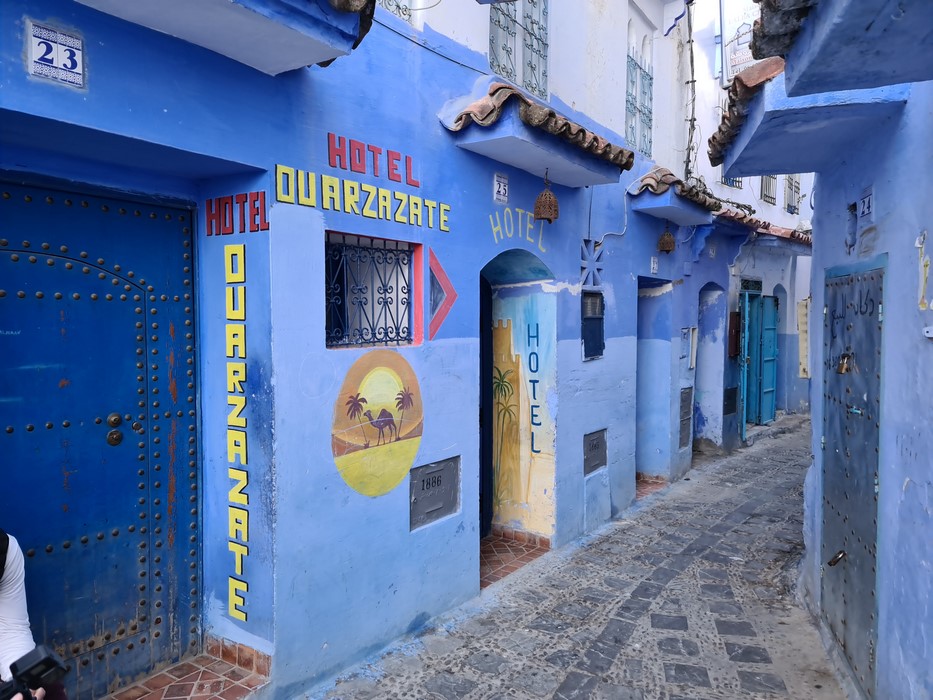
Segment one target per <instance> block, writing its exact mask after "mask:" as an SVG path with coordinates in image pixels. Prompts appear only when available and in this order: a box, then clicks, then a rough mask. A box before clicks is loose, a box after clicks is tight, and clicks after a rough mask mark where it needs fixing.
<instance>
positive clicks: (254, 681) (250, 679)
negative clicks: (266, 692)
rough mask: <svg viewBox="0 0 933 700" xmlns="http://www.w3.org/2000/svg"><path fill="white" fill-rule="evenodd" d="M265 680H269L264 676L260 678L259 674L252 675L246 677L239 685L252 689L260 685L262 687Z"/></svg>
mask: <svg viewBox="0 0 933 700" xmlns="http://www.w3.org/2000/svg"><path fill="white" fill-rule="evenodd" d="M267 680H269V679H268V678H266V677H265V676H260V675H259V674H257V673H254V674H252V675H251V676H247V677H246V678H244V679H243V680H242V681H240V683H241V684H242V685H245V686H246V687H247V688H250V689H253V688H258V687H259V686H261V685H264V684H265V683H266V681H267Z"/></svg>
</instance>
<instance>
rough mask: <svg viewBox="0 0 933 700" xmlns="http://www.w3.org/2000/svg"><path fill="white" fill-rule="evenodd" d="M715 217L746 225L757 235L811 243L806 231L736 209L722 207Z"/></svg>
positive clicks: (811, 237)
mask: <svg viewBox="0 0 933 700" xmlns="http://www.w3.org/2000/svg"><path fill="white" fill-rule="evenodd" d="M716 216H717V217H719V218H722V219H726V220H728V221H733V222H735V223H737V224H740V225H741V226H747V227H748V228H750V229H752V230H753V231H755V233H758V234H759V235H766V236H775V237H777V238H786V239H788V240H791V241H797V242H798V243H803V244H804V245H808V246H812V245H813V236H812V235H811V234H810V233H808V232H806V231H799V230H797V229H794V228H785V227H784V226H775V225H774V224H772V223H771V222H770V221H765V220H764V219H759V218H756V217H755V216H753V215H752V214H749V213H748V212H744V211H740V210H738V209H723V210H722V211H720V212H718V213H717V214H716Z"/></svg>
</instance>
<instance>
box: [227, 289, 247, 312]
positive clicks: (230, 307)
mask: <svg viewBox="0 0 933 700" xmlns="http://www.w3.org/2000/svg"><path fill="white" fill-rule="evenodd" d="M227 320H228V321H245V320H246V287H245V286H243V285H240V286H237V287H230V286H228V287H227Z"/></svg>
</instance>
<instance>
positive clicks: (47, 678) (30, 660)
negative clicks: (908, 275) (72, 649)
mask: <svg viewBox="0 0 933 700" xmlns="http://www.w3.org/2000/svg"><path fill="white" fill-rule="evenodd" d="M67 670H68V669H67V668H66V666H65V662H64V661H62V660H61V657H60V656H59V655H58V654H56V653H55V652H54V651H52V650H51V649H49V648H47V647H45V646H43V645H41V644H40V645H39V646H37V647H36V648H35V649H33V650H32V651H30V652H29V653H28V654H25V655H24V656H22V657H20V658H19V659H17V660H16V661H14V662H13V663H12V664H10V672H11V673H12V674H13V679H12V680H9V681H6V682H4V683H0V700H9V699H10V698H12V697H14V696H15V695H16V694H17V693H22V694H23V697H24V698H26V700H28V699H29V698H31V697H32V694H31V692H30V691H32V690H36V689H38V688H42V687H44V686H47V685H51V684H52V683H55V682H56V681H58V680H60V679H61V677H62V676H64V675H65V672H66V671H67Z"/></svg>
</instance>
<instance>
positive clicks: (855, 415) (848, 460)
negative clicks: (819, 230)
mask: <svg viewBox="0 0 933 700" xmlns="http://www.w3.org/2000/svg"><path fill="white" fill-rule="evenodd" d="M883 279H884V271H883V270H881V269H875V270H866V271H860V272H852V273H848V274H842V275H839V276H830V275H827V278H826V307H825V309H824V314H823V317H824V322H823V328H824V339H823V440H824V443H823V542H822V555H823V576H822V614H823V618H824V619H825V620H826V623H827V625H828V626H829V629H830V630H831V631H832V633H833V635H834V636H835V638H836V640H837V641H838V642H839V644H840V645H841V647H842V648H843V650H844V653H845V655H846V658H847V659H848V662H849V664H850V666H851V667H852V671H853V672H854V674H855V676H856V677H857V678H858V681H859V683H860V685H861V686H862V690H863V691H864V692H865V694H866V696H868V697H873V696H874V685H875V684H874V678H875V646H876V644H877V620H876V611H877V602H876V600H875V559H876V547H875V545H876V533H877V529H878V521H877V513H878V428H879V421H880V417H879V412H880V395H879V392H880V385H881V323H882V282H883Z"/></svg>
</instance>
